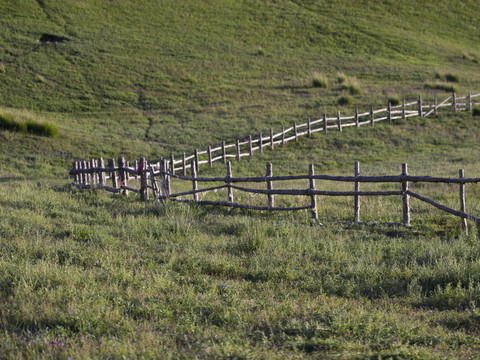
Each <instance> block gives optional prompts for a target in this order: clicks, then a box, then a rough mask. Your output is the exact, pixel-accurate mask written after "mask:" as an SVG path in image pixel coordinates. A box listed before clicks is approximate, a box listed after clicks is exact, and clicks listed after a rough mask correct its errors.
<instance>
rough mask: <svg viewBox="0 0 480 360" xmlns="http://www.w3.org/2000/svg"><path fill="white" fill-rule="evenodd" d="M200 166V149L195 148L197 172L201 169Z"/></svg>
mask: <svg viewBox="0 0 480 360" xmlns="http://www.w3.org/2000/svg"><path fill="white" fill-rule="evenodd" d="M199 166H200V159H199V157H198V149H195V168H196V169H195V170H197V174H198V173H199V172H200V171H199Z"/></svg>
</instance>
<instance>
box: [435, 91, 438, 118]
mask: <svg viewBox="0 0 480 360" xmlns="http://www.w3.org/2000/svg"><path fill="white" fill-rule="evenodd" d="M434 109H435V111H434V114H435V116H437V111H438V99H437V94H435V108H434Z"/></svg>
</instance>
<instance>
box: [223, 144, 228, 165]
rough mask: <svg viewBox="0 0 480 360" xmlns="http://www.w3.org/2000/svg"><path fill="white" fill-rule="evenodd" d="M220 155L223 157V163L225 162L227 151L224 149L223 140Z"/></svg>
mask: <svg viewBox="0 0 480 360" xmlns="http://www.w3.org/2000/svg"><path fill="white" fill-rule="evenodd" d="M222 157H223V163H224V164H226V163H227V151H226V150H225V140H223V141H222Z"/></svg>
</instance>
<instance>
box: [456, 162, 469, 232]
mask: <svg viewBox="0 0 480 360" xmlns="http://www.w3.org/2000/svg"><path fill="white" fill-rule="evenodd" d="M458 177H459V178H460V179H463V178H464V177H465V173H464V171H463V169H460V170H459V171H458ZM460 211H461V212H466V206H465V183H460ZM461 219H462V220H461V221H462V229H463V230H464V231H465V233H466V234H468V227H467V219H465V218H461Z"/></svg>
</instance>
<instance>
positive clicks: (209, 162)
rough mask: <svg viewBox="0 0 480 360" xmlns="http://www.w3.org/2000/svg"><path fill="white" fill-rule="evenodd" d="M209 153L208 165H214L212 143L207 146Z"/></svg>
mask: <svg viewBox="0 0 480 360" xmlns="http://www.w3.org/2000/svg"><path fill="white" fill-rule="evenodd" d="M207 153H208V165H209V166H210V168H211V167H213V163H212V145H208V147H207Z"/></svg>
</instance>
